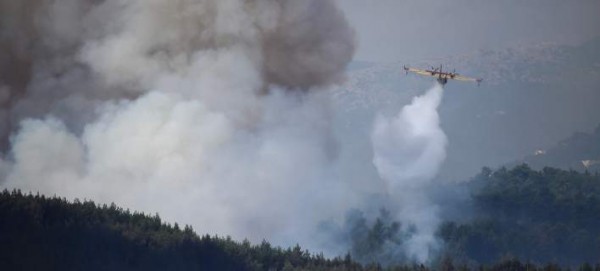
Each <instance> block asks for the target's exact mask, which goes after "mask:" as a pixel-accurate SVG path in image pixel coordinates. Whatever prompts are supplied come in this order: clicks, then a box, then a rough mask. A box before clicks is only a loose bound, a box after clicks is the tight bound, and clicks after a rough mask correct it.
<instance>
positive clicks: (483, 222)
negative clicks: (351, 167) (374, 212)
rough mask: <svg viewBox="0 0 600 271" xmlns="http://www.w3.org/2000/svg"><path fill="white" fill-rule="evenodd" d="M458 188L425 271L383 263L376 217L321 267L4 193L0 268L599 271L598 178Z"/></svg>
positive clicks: (497, 176)
mask: <svg viewBox="0 0 600 271" xmlns="http://www.w3.org/2000/svg"><path fill="white" fill-rule="evenodd" d="M466 185H467V186H468V189H469V190H470V192H471V198H472V203H473V206H475V210H474V212H475V215H474V216H473V218H472V219H470V220H469V221H461V222H456V221H446V222H444V223H443V224H442V225H441V226H440V228H439V232H438V235H439V238H440V239H441V240H443V242H444V244H443V248H442V249H441V251H440V252H439V257H438V259H437V260H436V261H435V262H434V263H432V264H431V265H430V266H428V267H426V266H423V265H416V264H411V263H410V262H407V261H406V260H405V259H397V261H393V259H389V257H392V256H393V255H390V254H386V255H383V254H384V253H385V249H384V248H383V246H384V245H385V244H389V241H393V242H396V243H400V242H402V239H403V236H402V235H403V234H406V233H403V232H402V231H401V230H400V225H401V221H393V220H392V219H391V217H390V215H389V212H387V211H385V210H382V212H381V214H380V216H379V218H378V219H377V220H376V221H375V222H374V223H368V222H367V221H366V220H364V219H362V220H361V219H358V220H356V221H359V224H356V225H354V230H355V231H354V234H353V235H351V236H349V237H348V238H349V239H351V240H350V243H351V248H350V249H349V251H348V254H347V255H345V256H343V257H338V258H332V259H330V258H326V257H324V256H323V255H322V254H314V253H311V252H309V251H307V250H304V249H302V248H301V247H300V246H295V247H291V248H280V247H275V246H272V245H271V244H269V243H268V242H267V241H263V242H262V243H260V244H251V243H250V242H248V241H246V240H244V241H236V240H232V239H231V238H227V237H217V236H208V235H204V236H200V235H198V234H197V233H195V232H194V230H193V229H192V227H190V226H180V225H178V224H172V225H171V224H168V223H165V222H164V221H162V220H161V218H160V217H159V216H158V214H156V215H147V214H143V213H138V212H131V211H129V210H125V209H122V208H120V207H118V206H116V205H114V204H111V205H99V204H96V203H94V202H92V201H79V200H75V201H72V202H71V201H68V200H66V199H64V198H59V197H46V196H44V195H39V194H36V195H32V194H29V193H23V192H21V191H18V190H13V191H8V190H4V191H3V192H0V270H561V269H562V270H566V269H567V268H570V270H598V271H600V265H598V264H597V263H600V197H599V195H600V177H599V176H598V174H596V173H595V174H590V173H587V172H586V173H579V172H575V171H564V170H559V169H554V168H544V169H543V170H540V171H536V170H533V169H531V168H529V167H528V166H527V165H520V166H516V167H514V168H512V169H506V168H501V169H498V170H495V171H494V170H491V169H489V168H484V169H483V170H482V171H481V173H479V174H478V175H477V176H476V177H474V178H473V179H472V180H471V181H470V182H468V183H467V184H466ZM385 257H388V258H387V259H386V258H385ZM383 259H386V260H385V261H384V260H383Z"/></svg>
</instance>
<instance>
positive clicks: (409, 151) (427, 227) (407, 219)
mask: <svg viewBox="0 0 600 271" xmlns="http://www.w3.org/2000/svg"><path fill="white" fill-rule="evenodd" d="M442 94H443V89H442V86H441V85H439V84H436V85H435V86H434V87H433V88H432V89H430V90H428V91H427V93H425V94H424V95H422V96H419V97H415V98H414V99H413V101H412V103H411V104H409V105H407V106H405V107H404V108H402V110H401V111H400V112H399V114H398V115H397V116H395V117H393V118H390V119H388V118H386V117H383V116H378V118H377V119H376V121H375V127H374V130H373V133H372V135H371V139H372V143H373V151H374V158H373V163H374V165H375V167H376V168H377V171H378V172H379V175H380V176H381V178H382V179H384V180H385V181H386V182H387V184H388V186H389V191H390V198H391V200H392V201H393V204H394V205H396V206H398V207H397V208H398V210H397V212H398V213H397V215H396V216H397V218H398V219H399V220H400V221H402V222H403V226H404V227H406V228H405V229H404V231H406V232H409V235H408V240H406V241H405V243H404V244H403V248H402V249H403V250H404V254H405V255H406V256H407V257H408V258H409V259H412V260H415V261H418V262H426V261H428V260H429V257H430V256H431V253H432V252H434V251H435V250H436V249H438V248H439V245H440V244H439V243H438V241H437V240H436V238H435V231H436V230H437V227H438V226H439V223H440V218H439V216H438V208H437V206H436V205H435V204H434V203H433V201H432V198H431V195H430V192H429V191H431V190H430V187H431V185H433V184H432V180H433V178H434V177H435V175H436V174H437V172H438V170H439V168H440V166H441V165H442V162H443V161H444V159H445V158H446V143H447V138H446V135H445V134H444V132H443V131H442V129H441V128H440V125H439V124H440V121H439V115H438V112H437V108H438V106H439V105H440V102H441V100H442Z"/></svg>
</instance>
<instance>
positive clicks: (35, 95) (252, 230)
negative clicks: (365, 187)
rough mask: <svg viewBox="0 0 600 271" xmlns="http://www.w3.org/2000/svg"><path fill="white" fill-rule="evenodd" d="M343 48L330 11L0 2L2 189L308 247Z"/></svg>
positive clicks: (312, 2) (320, 208)
mask: <svg viewBox="0 0 600 271" xmlns="http://www.w3.org/2000/svg"><path fill="white" fill-rule="evenodd" d="M354 47H355V45H354V34H353V31H352V29H351V28H350V27H349V26H348V24H347V22H346V20H345V18H344V16H343V14H342V13H341V12H340V11H339V10H338V9H337V8H336V6H335V5H334V2H333V0H247V1H239V0H218V1H216V0H130V1H122V0H58V1H50V0H46V1H38V0H23V1H14V0H0V51H1V52H2V54H0V107H1V109H0V118H1V119H0V123H1V124H2V127H0V128H1V129H0V135H1V136H2V139H1V140H2V142H3V149H4V150H5V151H4V152H5V157H4V159H3V160H2V161H0V162H2V163H0V168H1V169H2V172H1V173H2V177H3V180H2V181H1V184H2V186H3V187H8V188H21V189H24V190H26V191H34V192H35V191H39V192H42V193H45V194H50V195H52V194H56V195H60V196H66V197H68V198H87V199H93V200H95V201H100V202H115V203H117V204H120V205H123V206H126V207H128V208H132V209H136V210H142V211H146V212H151V213H154V212H159V213H160V214H161V215H162V216H163V217H166V218H167V219H168V220H169V221H174V220H176V221H178V222H180V223H186V224H192V225H193V226H194V227H195V229H196V230H197V231H198V232H200V233H206V232H208V233H218V234H231V235H233V236H234V237H236V238H245V237H247V238H250V239H251V240H253V241H260V240H261V239H262V238H267V239H269V240H270V241H273V242H275V243H276V244H282V245H290V244H294V243H296V242H299V241H301V240H304V241H306V240H309V239H310V238H309V235H310V231H311V229H313V228H314V226H315V225H316V224H317V223H318V221H321V220H323V219H328V218H330V217H332V216H336V215H339V214H343V211H344V210H345V208H347V206H349V205H351V204H352V202H353V201H356V199H355V197H353V195H352V194H351V193H346V191H344V186H343V185H340V182H341V181H340V180H338V179H337V178H335V177H334V175H335V174H332V172H330V171H331V170H330V169H331V168H332V167H331V166H330V164H331V163H332V160H333V158H334V157H335V154H336V144H335V140H333V139H332V137H333V136H332V133H331V131H330V130H331V128H330V127H331V125H330V117H329V115H330V112H329V110H330V109H329V107H328V102H329V101H328V99H329V98H328V95H327V93H326V92H323V91H318V90H319V89H322V88H326V87H327V86H328V85H330V84H332V83H336V82H339V81H340V80H341V79H342V73H343V70H344V68H345V66H346V64H347V63H348V62H349V61H350V60H351V58H352V55H353V52H354ZM9 136H10V140H9ZM307 199H310V200H307ZM324 206H326V208H324ZM306 242H309V241H306ZM306 242H305V244H306Z"/></svg>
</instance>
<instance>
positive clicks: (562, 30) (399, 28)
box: [338, 0, 600, 62]
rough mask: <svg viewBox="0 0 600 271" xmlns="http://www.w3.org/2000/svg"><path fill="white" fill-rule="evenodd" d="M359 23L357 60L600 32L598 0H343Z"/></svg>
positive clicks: (573, 38)
mask: <svg viewBox="0 0 600 271" xmlns="http://www.w3.org/2000/svg"><path fill="white" fill-rule="evenodd" d="M338 2H339V4H340V6H341V7H342V8H343V9H344V11H345V12H346V15H347V17H348V20H349V21H350V23H351V24H352V25H353V26H354V27H355V28H356V31H357V34H358V40H359V49H358V52H357V54H356V57H355V59H357V60H370V61H388V62H390V61H398V60H402V59H407V58H409V59H412V58H423V57H437V56H447V55H451V54H460V53H467V52H470V51H473V50H477V49H482V48H501V47H505V46H510V45H514V44H531V43H539V42H557V43H570V44H573V43H575V44H576V43H580V42H582V41H584V40H587V39H589V38H591V37H594V36H598V35H600V1H598V0H569V1H566V0H498V1H484V0H453V1H448V0H370V1H368V0H338Z"/></svg>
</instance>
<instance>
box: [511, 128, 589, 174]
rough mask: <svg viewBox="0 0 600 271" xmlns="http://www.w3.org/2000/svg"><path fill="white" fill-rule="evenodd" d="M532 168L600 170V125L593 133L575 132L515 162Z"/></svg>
mask: <svg viewBox="0 0 600 271" xmlns="http://www.w3.org/2000/svg"><path fill="white" fill-rule="evenodd" d="M518 163H526V164H528V165H529V166H531V167H532V168H535V169H542V168H544V167H557V168H562V169H573V170H577V171H585V170H587V171H589V172H600V125H598V127H596V130H594V132H593V133H575V134H573V135H572V136H570V137H569V138H567V139H565V140H562V141H560V142H559V143H558V144H557V145H556V146H554V147H552V148H549V149H548V150H537V151H536V152H535V153H533V154H531V155H528V156H526V157H525V158H523V159H522V160H520V161H518V162H516V163H515V164H518Z"/></svg>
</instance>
